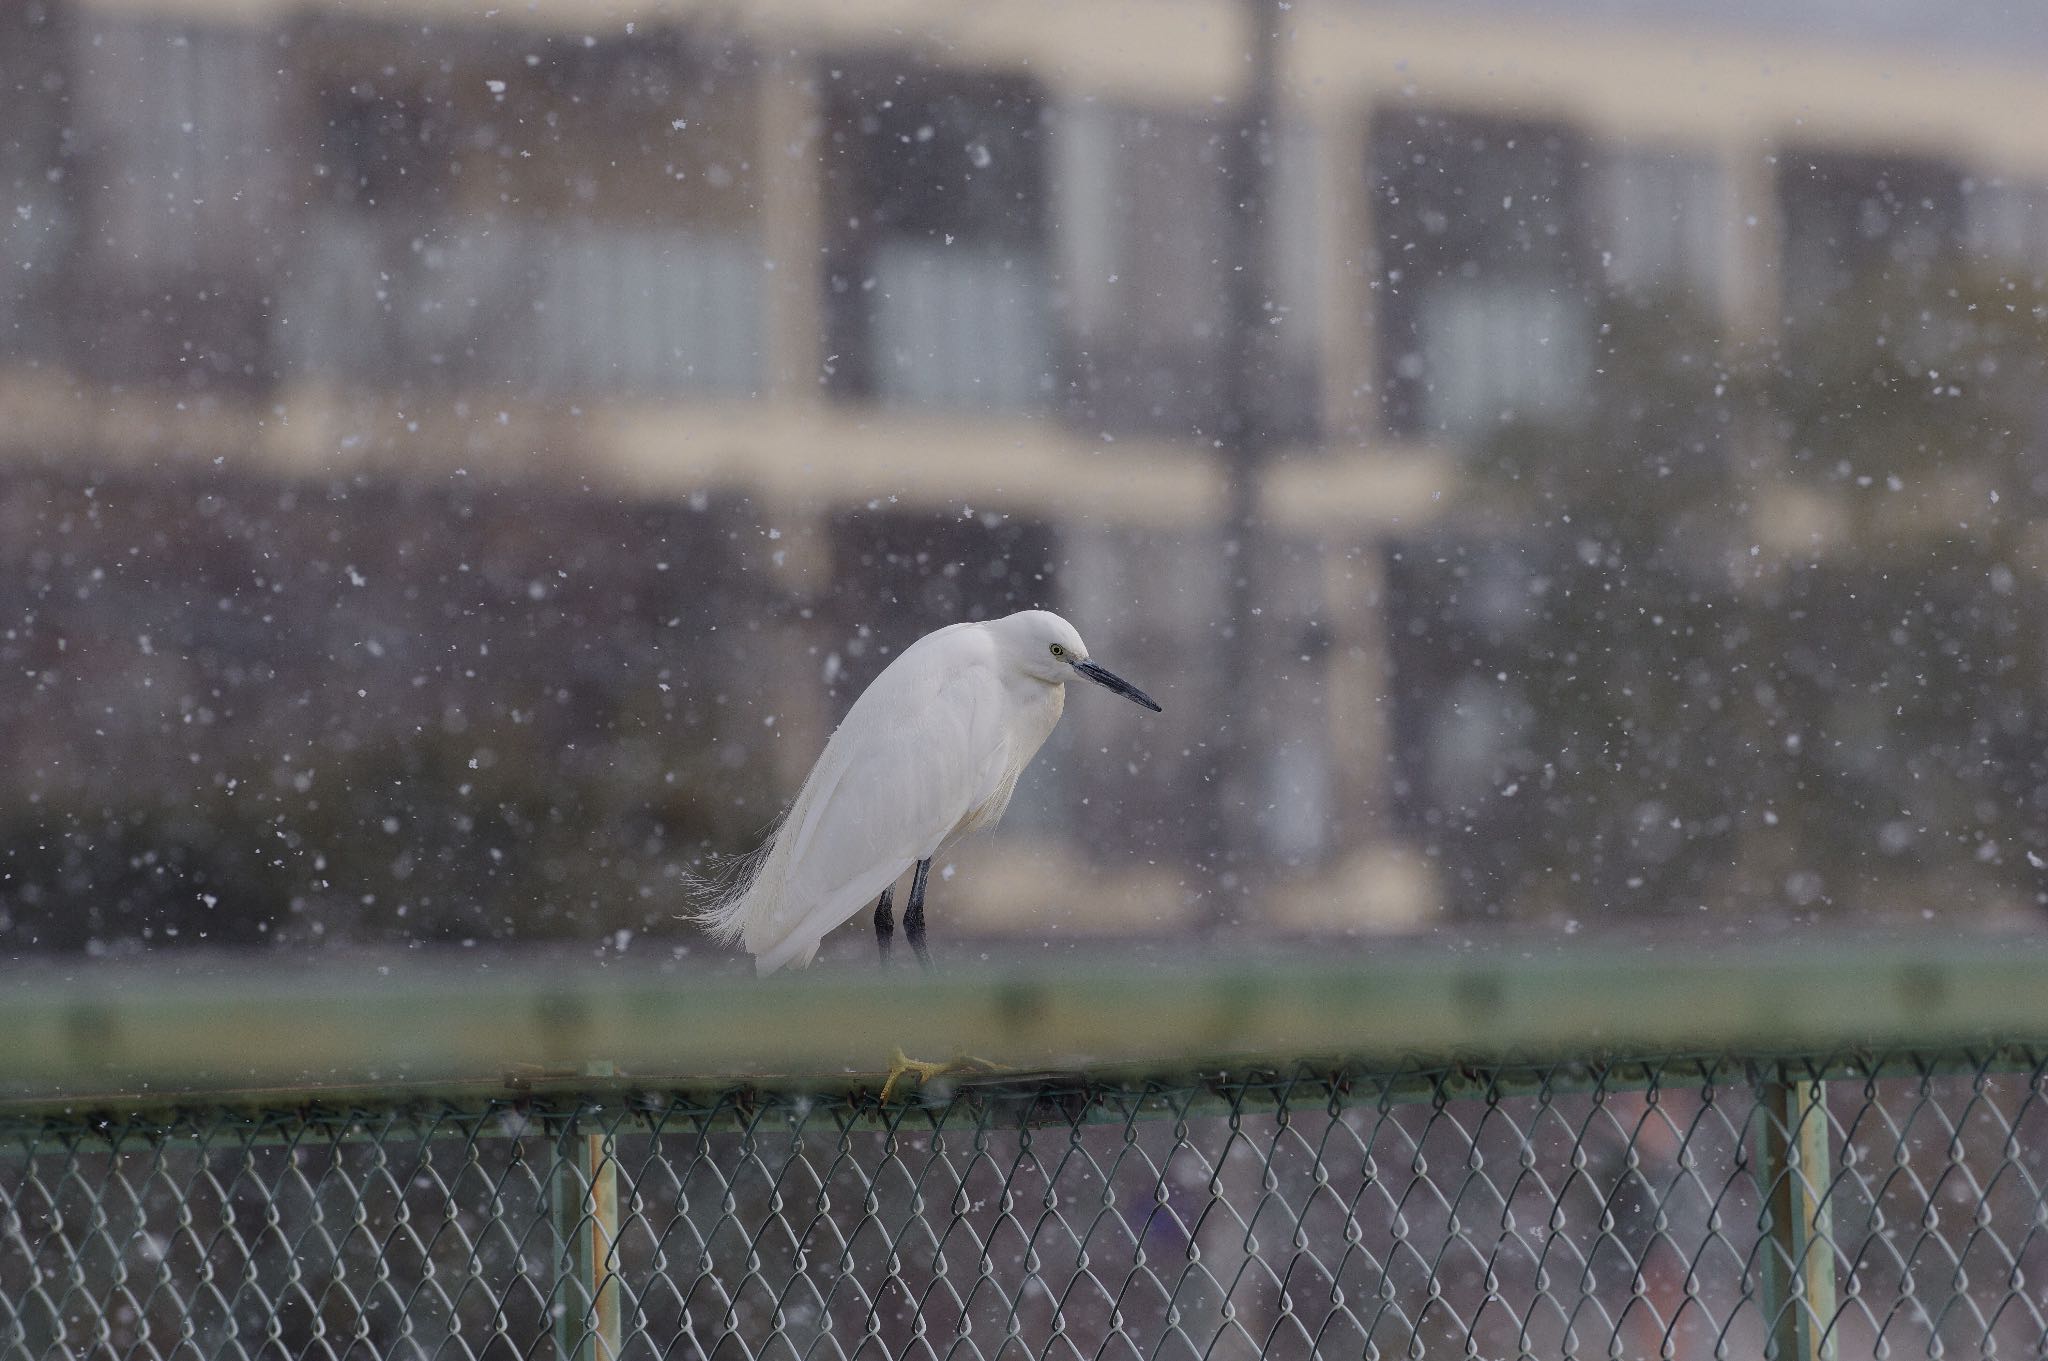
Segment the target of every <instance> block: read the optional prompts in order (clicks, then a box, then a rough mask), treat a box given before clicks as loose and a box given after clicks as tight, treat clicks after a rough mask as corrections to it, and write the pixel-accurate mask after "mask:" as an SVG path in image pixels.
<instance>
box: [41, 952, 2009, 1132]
mask: <svg viewBox="0 0 2048 1361" xmlns="http://www.w3.org/2000/svg"><path fill="white" fill-rule="evenodd" d="M2044 1039H2048V942H2042V941H2035V940H2031V939H1961V940H1957V939H1951V940H1948V941H1941V942H1937V941H1891V942H1881V943H1875V944H1872V943H1867V942H1865V943H1855V944H1849V943H1843V942H1827V941H1824V940H1817V941H1804V942H1799V943H1794V944H1779V945H1775V946H1771V947H1768V948H1764V947H1747V948H1739V949H1729V948H1716V949H1711V950H1709V949H1703V948H1700V947H1698V946H1691V945H1688V946H1672V945H1665V946H1659V947H1655V948H1651V947H1625V946H1615V945H1583V946H1582V945H1576V944H1574V945H1569V946H1558V945H1556V944H1548V943H1546V944H1545V945H1543V946H1542V947H1541V948H1531V949H1517V948H1503V949H1496V950H1488V951H1465V950H1460V951H1449V950H1444V949H1435V950H1424V949H1420V948H1417V947H1415V946H1403V947H1386V948H1379V949H1372V950H1364V951H1360V952H1359V953H1357V954H1355V955H1348V954H1333V953H1330V952H1321V953H1317V954H1310V955H1286V954H1273V955H1265V956H1258V957H1243V956H1239V957H1234V958H1198V957H1194V956H1191V955H1178V956H1175V955H1162V954H1160V953H1158V952H1153V953H1149V954H1147V953H1130V952H1117V951H1109V950H1105V951H1102V952H1096V953H1092V954H1090V955H1089V956H1088V957H1087V958H1085V959H1084V960H1082V961H1080V962H1072V963H1059V964H1052V963H1049V962H1043V963H1034V964H1030V965H1021V964H1020V965H1014V966H1009V967H990V968H961V969H951V970H946V971H943V972H939V973H935V974H929V975H926V974H918V973H913V972H909V971H895V972H891V973H889V974H886V975H884V974H881V973H879V972H874V971H869V970H865V969H860V970H852V969H849V970H819V971H814V972H811V973H807V974H796V975H791V976H778V977H775V978H770V979H767V980H762V981H756V980H755V979H752V978H749V977H744V976H741V975H738V974H735V973H730V972H712V971H708V970H703V969H688V968H678V967H673V966H672V967H669V968H662V967H659V966H653V965H648V966H640V965H634V964H628V963H621V962H617V961H614V962H611V963H609V964H598V963H597V962H595V961H569V960H562V961H559V962H556V961H550V960H547V959H544V958H535V957H531V956H528V957H523V958H521V959H518V960H513V961H506V960H496V961H479V960H477V959H476V958H475V957H474V956H469V955H463V956H439V957H434V956H428V957H425V958H422V957H419V956H412V957H409V958H407V959H405V960H403V961H400V962H389V963H386V962H377V961H372V962H363V961H361V960H353V959H346V958H344V959H337V960H334V961H329V962H325V963H320V964H315V965H305V964H301V965H290V966H280V965H279V964H277V963H276V962H274V961H262V960H250V959H233V960H223V959H219V958H212V959H192V958H185V959H179V958H168V959H160V960H155V961H149V962H126V963H118V964H106V963H97V962H91V963H89V962H82V961H81V962H73V961H68V960H67V961H52V962H49V963H45V964H42V965H40V966H39V967H37V968H35V969H33V970H29V969H17V970H13V971H4V972H0V1108H5V1109H10V1110H13V1111H15V1112H17V1113H20V1112H25V1111H29V1110H34V1109H46V1108H53V1107H62V1106H66V1105H74V1104H78V1103H81V1102H86V1101H102V1100H114V1101H120V1102H124V1103H125V1102H145V1103H149V1104H156V1103H161V1102H164V1101H166V1100H171V1099H175V1098H176V1097H177V1096H179V1095H197V1094H202V1093H204V1094H208V1095H209V1096H210V1097H211V1098H213V1099H222V1098H228V1097H236V1098H243V1099H248V1100H257V1099H267V1100H273V1101H274V1100H277V1099H279V1098H289V1097H294V1096H296V1097H300V1098H311V1097H314V1096H338V1095H343V1094H356V1095H369V1094H377V1095H386V1096H388V1095H393V1094H399V1093H403V1092H406V1091H420V1092H425V1091H434V1092H441V1093H447V1094H457V1093H464V1092H466V1093H470V1094H479V1093H484V1092H488V1091H491V1090H494V1089H495V1090H498V1091H503V1090H505V1089H506V1088H507V1086H508V1084H509V1085H510V1086H512V1087H514V1088H527V1087H531V1086H533V1085H535V1084H547V1083H550V1082H567V1081H577V1082H582V1083H585V1084H587V1083H588V1082H589V1080H590V1079H591V1078H592V1077H595V1076H600V1075H602V1076H605V1077H607V1078H608V1080H610V1081H614V1082H621V1083H625V1082H633V1083H639V1084H644V1085H667V1086H695V1087H703V1086H710V1085H720V1084H731V1083H747V1082H759V1081H762V1080H764V1079H771V1078H772V1079H774V1080H776V1081H777V1082H779V1083H781V1084H783V1085H795V1084H802V1083H809V1084H812V1085H816V1086H819V1087H839V1088H845V1087H847V1086H848V1085H849V1084H850V1083H853V1082H857V1081H861V1080H865V1079H869V1078H872V1077H873V1075H875V1074H877V1073H878V1072H880V1071H881V1070H882V1069H883V1068H884V1067H885V1066H886V1064H887V1062H888V1058H889V1055H890V1052H891V1050H892V1049H894V1048H895V1047H896V1046H898V1045H901V1046H902V1047H904V1048H905V1049H907V1050H909V1051H910V1052H911V1053H913V1054H917V1055H920V1056H922V1057H949V1056H952V1055H955V1054H962V1053H966V1054H974V1055H976V1056H978V1057H983V1058H987V1059H990V1060H994V1061H997V1062H1000V1063H1004V1064H1008V1065H1011V1066H1014V1067H1019V1068H1024V1069H1034V1070H1046V1069H1054V1070H1073V1069H1077V1068H1085V1069H1088V1070H1090V1071H1095V1072H1102V1071H1116V1070H1123V1071H1136V1070H1148V1069H1149V1070H1152V1071H1163V1070H1179V1071H1189V1070H1193V1069H1197V1068H1200V1067H1202V1066H1204V1065H1209V1064H1219V1065H1220V1064H1237V1065H1240V1066H1241V1065H1242V1064H1243V1063H1245V1062H1246V1061H1247V1060H1254V1061H1255V1060H1258V1059H1261V1058H1264V1059H1268V1060H1282V1059H1284V1060H1290V1061H1291V1060H1295V1059H1299V1058H1302V1057H1304V1056H1314V1055H1331V1056H1339V1055H1341V1056H1344V1057H1346V1058H1348V1059H1351V1060H1354V1061H1357V1060H1361V1059H1363V1060H1368V1061H1376V1060H1384V1061H1386V1062H1389V1063H1403V1064H1411V1063H1414V1062H1417V1061H1438V1062H1442V1061H1460V1062H1466V1061H1489V1062H1500V1061H1510V1060H1534V1059H1545V1058H1550V1059H1565V1058H1575V1059H1576V1058H1596V1057H1601V1056H1613V1055H1646V1054H1676V1053H1721V1054H1727V1053H1743V1054H1759V1055H1770V1054H1786V1053H1793V1052H1815V1051H1829V1050H1839V1049H1843V1048H1853V1047H1864V1048H1882V1047H1886V1046H1908V1045H1910V1046H1913V1047H1916V1048H1920V1049H1933V1048H1939V1047H1956V1046H1966V1045H1978V1044H1990V1043H2006V1042H2039V1041H2042V1040H2044Z"/></svg>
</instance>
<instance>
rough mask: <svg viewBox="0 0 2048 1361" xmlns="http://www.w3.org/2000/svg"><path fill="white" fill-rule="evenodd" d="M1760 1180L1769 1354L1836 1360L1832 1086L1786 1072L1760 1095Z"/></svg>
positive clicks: (1790, 1360) (1789, 1360) (1796, 1360)
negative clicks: (1766, 1220)
mask: <svg viewBox="0 0 2048 1361" xmlns="http://www.w3.org/2000/svg"><path fill="white" fill-rule="evenodd" d="M1757 1100H1758V1107H1759V1113H1760V1115H1761V1118H1760V1119H1759V1120H1758V1121H1757V1162H1756V1175H1757V1185H1758V1189H1759V1190H1760V1191H1761V1193H1762V1194H1761V1196H1760V1199H1761V1200H1762V1202H1763V1207H1764V1209H1765V1211H1766V1212H1767V1214H1768V1216H1769V1239H1768V1241H1767V1242H1765V1243H1764V1244H1762V1245H1761V1248H1760V1251H1759V1253H1758V1256H1759V1258H1760V1259H1761V1262H1760V1265H1761V1268H1762V1271H1761V1275H1762V1277H1763V1280H1762V1286H1763V1310H1764V1329H1765V1336H1766V1338H1767V1339H1768V1341H1767V1346H1766V1349H1765V1353H1764V1354H1765V1355H1766V1356H1768V1357H1771V1358H1773V1359H1774V1361H1834V1358H1835V1351H1836V1349H1835V1338H1834V1334H1833V1332H1832V1331H1831V1330H1830V1325H1832V1324H1833V1322H1834V1318H1835V1226H1834V1205H1833V1202H1832V1201H1831V1200H1830V1199H1829V1197H1828V1188H1829V1185H1830V1183H1831V1182H1832V1181H1833V1179H1834V1173H1833V1170H1832V1164H1831V1162H1830V1159H1829V1156H1828V1085H1827V1083H1826V1082H1825V1081H1823V1080H1822V1079H1820V1078H1812V1079H1810V1080H1808V1081H1805V1082H1800V1081H1795V1080H1793V1079H1791V1077H1790V1075H1789V1074H1787V1073H1786V1071H1785V1069H1784V1068H1783V1067H1779V1068H1777V1069H1776V1070H1775V1075H1774V1076H1773V1077H1771V1078H1770V1079H1769V1080H1767V1081H1765V1082H1764V1083H1763V1085H1762V1087H1761V1088H1760V1089H1759V1091H1758V1093H1757Z"/></svg>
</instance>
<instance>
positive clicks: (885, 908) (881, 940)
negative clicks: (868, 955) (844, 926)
mask: <svg viewBox="0 0 2048 1361" xmlns="http://www.w3.org/2000/svg"><path fill="white" fill-rule="evenodd" d="M895 891H896V886H895V885H894V884H891V885H890V886H889V887H888V888H885V889H883V890H882V896H881V899H880V900H879V901H878V902H876V904H875V945H876V946H877V948H879V949H880V950H881V952H882V962H883V963H884V964H887V963H888V962H889V947H890V946H891V945H893V944H895V942H896V915H895V913H893V912H892V911H890V909H889V895H890V894H891V893H893V892H895Z"/></svg>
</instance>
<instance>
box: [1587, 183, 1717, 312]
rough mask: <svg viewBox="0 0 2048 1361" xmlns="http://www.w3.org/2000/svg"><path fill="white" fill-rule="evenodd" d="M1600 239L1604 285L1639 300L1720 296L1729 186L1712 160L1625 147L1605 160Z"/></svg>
mask: <svg viewBox="0 0 2048 1361" xmlns="http://www.w3.org/2000/svg"><path fill="white" fill-rule="evenodd" d="M1598 211H1599V225H1598V227H1597V228H1596V237H1597V240H1598V242H1599V246H1600V262H1601V264H1602V266H1603V267H1604V269H1605V271H1606V276H1607V282H1608V283H1609V284H1611V285H1613V286H1614V287H1616V288H1618V289H1622V290H1624V291H1626V292H1630V293H1638V294H1669V293H1685V294H1690V295H1692V296H1693V297H1694V299H1695V300H1696V301H1697V302H1698V304H1699V305H1700V306H1701V307H1702V308H1707V309H1711V308H1712V307H1713V306H1714V305H1715V299H1716V296H1717V294H1718V293H1719V291H1720V286H1721V282H1722V280H1721V273H1722V259H1723V255H1724V251H1723V249H1722V240H1723V233H1724V231H1725V230H1726V227H1727V223H1728V215H1729V207H1728V186H1727V180H1726V178H1725V177H1724V176H1723V175H1722V173H1721V171H1720V168H1719V167H1718V166H1716V165H1715V163H1714V161H1713V160H1712V159H1711V158H1710V157H1707V156H1696V155H1689V154H1687V153H1684V152H1675V151H1668V150H1663V149H1658V148H1648V147H1628V148H1624V149H1622V150H1620V151H1617V152H1615V153H1613V154H1611V155H1609V156H1607V157H1605V158H1604V159H1603V161H1602V163H1601V166H1600V175H1599V205H1598Z"/></svg>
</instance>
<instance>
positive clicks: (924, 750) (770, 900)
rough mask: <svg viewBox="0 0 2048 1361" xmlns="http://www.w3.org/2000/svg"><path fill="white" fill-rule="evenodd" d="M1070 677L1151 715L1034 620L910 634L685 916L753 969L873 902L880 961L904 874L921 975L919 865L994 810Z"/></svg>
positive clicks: (1059, 632) (1048, 623)
mask: <svg viewBox="0 0 2048 1361" xmlns="http://www.w3.org/2000/svg"><path fill="white" fill-rule="evenodd" d="M1074 676H1084V677H1086V678H1087V679H1089V680H1091V681H1094V682H1095V683H1096V684H1097V685H1101V686H1104V687H1106V688H1108V689H1110V690H1113V691H1115V692H1116V693H1117V694H1119V695H1122V696H1124V697H1125V698H1127V699H1130V700H1133V701H1135V702H1137V703H1139V704H1142V705H1144V706H1145V707H1146V708H1148V709H1150V710H1152V711H1153V712H1154V713H1158V712H1159V711H1160V709H1159V706H1158V705H1157V704H1155V703H1154V702H1153V701H1152V697H1151V696H1149V695H1147V694H1146V693H1145V692H1144V691H1142V690H1140V689H1138V687H1136V686H1135V685H1132V684H1131V683H1130V682H1129V681H1127V680H1124V679H1123V678H1122V677H1120V676H1118V675H1115V674H1114V673H1112V672H1110V671H1107V670H1105V669H1103V668H1102V667H1100V666H1097V665H1096V664H1095V663H1094V662H1093V661H1091V660H1090V659H1089V656H1088V647H1087V644H1085V643H1083V642H1082V641H1081V635H1080V634H1079V633H1078V632H1076V631H1075V629H1074V626H1073V625H1072V624H1069V623H1068V622H1067V621H1066V620H1064V619H1062V618H1060V617H1059V616H1058V615H1056V614H1052V613H1049V612H1047V611H1045V610H1025V611H1023V612H1021V613H1018V614H1012V615H1009V616H1007V617H1005V618H1002V619H991V620H989V621H987V622H985V623H975V624H954V625H951V626H950V627H947V628H942V629H940V630H938V631H937V632H935V633H928V634H926V635H925V636H924V637H922V638H920V639H918V640H917V641H916V642H915V643H912V644H911V645H910V646H909V647H907V648H905V649H904V650H903V652H902V654H901V655H899V656H898V657H897V658H896V660H895V661H893V662H890V663H889V665H888V666H887V667H885V668H883V670H882V674H881V675H879V676H877V677H875V679H874V682H873V683H872V684H871V685H869V686H868V688H867V689H866V690H864V691H862V692H861V696H860V698H859V699H856V700H855V701H854V702H853V708H852V709H851V710H850V711H849V712H848V713H847V715H846V721H845V722H843V723H841V724H840V725H839V727H838V729H837V730H836V731H834V732H833V734H832V737H831V740H830V741H828V742H826V744H825V751H824V754H823V755H821V756H819V757H818V762H817V764H816V765H814V766H812V767H811V773H810V775H809V776H808V777H806V778H805V780H804V787H803V791H802V792H801V793H799V794H798V795H797V796H796V802H795V803H793V804H791V805H790V809H789V812H788V814H787V815H786V816H785V817H784V818H783V820H782V822H781V824H780V826H778V827H777V829H776V830H775V831H774V832H773V833H772V835H771V839H770V841H769V842H768V843H767V844H766V845H764V846H763V847H762V848H761V850H759V851H758V852H756V854H755V857H754V860H753V862H752V863H751V864H750V865H749V866H747V868H746V869H745V870H744V871H743V872H742V873H741V875H740V877H739V878H738V880H737V882H735V883H734V884H732V885H731V886H730V887H728V888H727V889H726V890H725V891H723V892H722V893H720V894H718V895H717V896H716V898H715V899H714V900H713V901H711V902H710V903H708V904H707V905H706V906H705V907H704V908H703V909H702V910H700V911H699V912H698V913H697V919H698V921H699V922H701V923H702V924H703V925H704V926H705V928H706V929H708V930H709V931H710V932H711V933H712V934H713V935H714V936H716V937H718V938H719V939H720V940H722V941H726V942H728V943H731V942H738V943H740V944H742V945H744V946H745V947H746V949H747V952H748V953H749V954H751V955H753V957H754V964H755V967H756V968H757V969H758V970H759V971H760V972H761V973H764V974H767V973H773V972H774V971H775V970H777V969H779V968H781V967H782V966H783V965H785V964H795V965H798V966H802V965H805V964H808V963H810V962H811V959H812V957H813V956H814V955H816V954H817V953H818V944H819V942H820V941H821V940H823V939H824V937H825V933H826V932H828V931H830V930H832V929H833V928H834V927H836V926H838V925H840V924H841V923H842V922H845V921H848V920H850V919H851V918H852V917H853V916H855V915H856V914H857V913H859V912H860V910H861V909H862V908H863V907H865V906H866V905H867V904H868V902H869V901H870V900H874V901H875V938H876V940H877V942H878V943H879V947H880V950H881V954H882V957H883V958H884V959H885V960H886V959H887V958H888V955H889V947H890V944H891V942H892V941H893V940H894V937H895V919H894V917H893V915H892V911H891V903H890V894H891V892H892V890H893V889H894V887H895V884H896V881H897V880H898V879H900V878H901V877H902V876H903V872H904V871H905V870H912V869H914V873H913V874H912V875H911V880H910V899H909V902H908V903H907V905H906V906H905V909H904V913H903V930H904V934H905V935H906V936H907V937H908V938H909V941H910V948H911V949H913V950H915V951H916V952H917V957H918V960H919V962H920V963H923V964H925V965H927V966H929V965H930V963H931V956H930V954H929V952H928V951H927V950H926V947H925V938H924V894H925V879H926V877H927V876H928V875H929V874H930V873H931V864H932V857H933V856H934V855H937V854H938V852H939V850H940V848H941V847H943V846H945V845H946V844H947V843H949V842H951V841H952V840H954V839H955V838H957V837H960V836H963V835H965V834H966V833H968V832H972V831H975V830H977V829H980V828H984V827H990V826H993V825H994V823H995V821H996V819H997V818H999V817H1001V816H1002V813H1003V809H1004V807H1005V806H1006V805H1008V803H1009V802H1010V795H1011V793H1012V792H1013V791H1014V790H1015V789H1016V787H1017V777H1018V776H1019V775H1020V774H1022V773H1023V771H1024V767H1025V766H1027V765H1029V764H1030V762H1031V758H1032V757H1033V756H1035V755H1037V753H1038V749H1039V747H1040V746H1042V745H1044V743H1045V739H1046V737H1047V736H1048V735H1050V734H1051V732H1052V729H1053V725H1054V724H1055V723H1057V722H1058V721H1059V717H1060V711H1061V709H1062V708H1063V707H1064V706H1065V703H1066V683H1067V681H1068V680H1069V679H1071V678H1072V677H1074Z"/></svg>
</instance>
